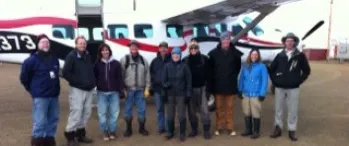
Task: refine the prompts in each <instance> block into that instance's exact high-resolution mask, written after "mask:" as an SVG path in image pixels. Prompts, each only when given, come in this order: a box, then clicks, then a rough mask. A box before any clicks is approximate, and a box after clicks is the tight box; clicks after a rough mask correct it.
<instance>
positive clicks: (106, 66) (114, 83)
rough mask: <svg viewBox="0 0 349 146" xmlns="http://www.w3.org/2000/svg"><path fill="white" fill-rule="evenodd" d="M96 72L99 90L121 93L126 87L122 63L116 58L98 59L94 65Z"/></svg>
mask: <svg viewBox="0 0 349 146" xmlns="http://www.w3.org/2000/svg"><path fill="white" fill-rule="evenodd" d="M94 72H95V76H96V81H97V90H98V91H102V92H112V91H116V92H119V93H120V92H121V91H122V90H123V89H124V82H123V79H122V69H121V65H120V63H119V61H117V60H115V59H114V58H112V57H111V58H110V59H109V60H104V59H100V60H98V61H97V62H96V64H95V66H94Z"/></svg>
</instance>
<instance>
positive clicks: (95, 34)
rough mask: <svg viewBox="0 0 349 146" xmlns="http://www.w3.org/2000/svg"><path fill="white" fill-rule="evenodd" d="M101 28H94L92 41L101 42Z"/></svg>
mask: <svg viewBox="0 0 349 146" xmlns="http://www.w3.org/2000/svg"><path fill="white" fill-rule="evenodd" d="M102 34H103V28H101V27H98V28H97V27H96V28H93V39H94V40H95V41H101V40H103V35H102Z"/></svg>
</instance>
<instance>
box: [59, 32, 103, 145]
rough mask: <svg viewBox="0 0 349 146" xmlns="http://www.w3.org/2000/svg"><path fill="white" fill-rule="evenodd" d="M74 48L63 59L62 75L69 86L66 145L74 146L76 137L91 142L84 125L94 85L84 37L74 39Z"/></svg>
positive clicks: (79, 140) (90, 61)
mask: <svg viewBox="0 0 349 146" xmlns="http://www.w3.org/2000/svg"><path fill="white" fill-rule="evenodd" d="M75 45H76V49H75V50H72V51H71V52H70V53H69V54H68V55H67V56H66V59H65V63H64V67H63V71H62V72H63V77H64V78H65V79H66V80H67V81H68V82H69V85H70V86H71V90H70V95H69V105H70V110H69V111H70V113H69V117H68V122H67V126H66V129H65V132H64V135H65V137H66V138H67V140H68V146H76V145H78V144H77V143H76V141H75V140H76V139H77V140H78V142H82V143H92V140H91V139H90V138H87V137H86V130H85V126H86V124H87V121H88V119H89V118H90V115H91V110H92V98H93V94H92V93H93V89H94V88H95V86H96V81H95V75H94V70H93V62H92V60H91V56H90V55H89V54H88V52H87V51H86V39H85V38H84V37H83V36H79V37H77V38H76V39H75Z"/></svg>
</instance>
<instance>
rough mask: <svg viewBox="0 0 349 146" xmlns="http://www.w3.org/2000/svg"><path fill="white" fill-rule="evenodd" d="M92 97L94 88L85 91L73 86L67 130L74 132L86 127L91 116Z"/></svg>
mask: <svg viewBox="0 0 349 146" xmlns="http://www.w3.org/2000/svg"><path fill="white" fill-rule="evenodd" d="M92 98H93V90H91V91H85V90H81V89H78V88H75V87H72V88H71V91H70V95H69V107H70V109H69V117H68V122H67V126H66V128H65V131H66V132H72V131H76V130H77V129H81V128H85V127H86V125H87V122H88V120H89V119H90V116H91V110H92Z"/></svg>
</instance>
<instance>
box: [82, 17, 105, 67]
mask: <svg viewBox="0 0 349 146" xmlns="http://www.w3.org/2000/svg"><path fill="white" fill-rule="evenodd" d="M78 34H79V35H83V36H85V38H86V39H87V50H88V52H89V53H90V54H91V56H92V60H93V61H95V60H96V57H97V53H98V47H99V45H100V44H102V43H103V24H102V17H101V15H79V16H78Z"/></svg>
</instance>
